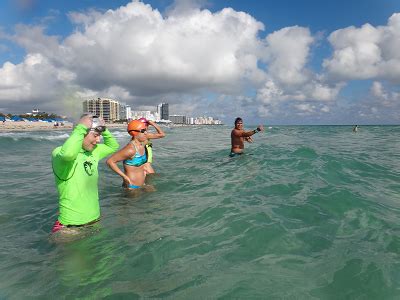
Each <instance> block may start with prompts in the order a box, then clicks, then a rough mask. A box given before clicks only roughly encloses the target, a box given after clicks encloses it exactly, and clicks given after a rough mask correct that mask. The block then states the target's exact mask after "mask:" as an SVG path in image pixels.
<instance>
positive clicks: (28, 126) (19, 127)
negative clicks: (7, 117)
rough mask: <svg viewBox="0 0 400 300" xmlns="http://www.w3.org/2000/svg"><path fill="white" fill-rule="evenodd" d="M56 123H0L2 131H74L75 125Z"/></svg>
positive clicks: (111, 125)
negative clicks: (57, 124)
mask: <svg viewBox="0 0 400 300" xmlns="http://www.w3.org/2000/svg"><path fill="white" fill-rule="evenodd" d="M54 124H55V123H49V122H24V121H19V122H11V121H6V122H0V131H41V130H66V129H72V127H73V124H72V123H70V122H65V123H64V125H62V126H61V125H59V126H54ZM106 126H107V127H111V128H115V127H117V128H123V127H126V124H106Z"/></svg>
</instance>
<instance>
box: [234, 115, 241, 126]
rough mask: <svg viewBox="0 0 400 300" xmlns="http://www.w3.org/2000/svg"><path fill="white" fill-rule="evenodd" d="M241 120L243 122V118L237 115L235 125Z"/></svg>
mask: <svg viewBox="0 0 400 300" xmlns="http://www.w3.org/2000/svg"><path fill="white" fill-rule="evenodd" d="M239 122H243V120H242V118H239V117H237V118H236V119H235V125H236V124H237V123H239Z"/></svg>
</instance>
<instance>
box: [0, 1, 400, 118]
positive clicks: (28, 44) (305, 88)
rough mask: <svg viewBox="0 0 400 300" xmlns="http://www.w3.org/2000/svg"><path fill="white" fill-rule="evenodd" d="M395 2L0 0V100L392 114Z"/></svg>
mask: <svg viewBox="0 0 400 300" xmlns="http://www.w3.org/2000/svg"><path fill="white" fill-rule="evenodd" d="M399 29H400V2H399V1H395V0H382V1H378V0H364V1H344V0H338V1H317V0H309V1H304V2H302V1H298V2H294V1H289V0H282V1H279V2H276V1H261V2H260V1H239V0H231V1H205V0H204V1H203V0H187V1H183V0H176V1H171V0H148V1H128V0H115V1H106V0H98V1H68V2H67V1H37V0H16V1H3V2H1V3H0V81H1V84H0V111H3V112H15V113H22V112H24V111H29V110H30V109H31V108H32V107H41V108H42V109H43V110H45V111H54V112H55V113H58V114H63V115H71V116H73V117H76V112H77V110H78V108H79V106H80V99H82V98H87V97H96V96H97V95H108V97H110V98H116V99H120V101H122V102H125V103H126V104H129V105H135V106H138V107H139V108H140V109H141V110H150V108H152V107H154V106H155V105H157V104H158V103H160V99H163V100H162V101H165V102H166V103H169V109H170V110H171V111H176V112H180V113H181V114H184V115H202V114H205V115H213V116H215V117H217V118H219V119H221V120H223V121H224V122H225V123H227V124H228V123H231V121H232V119H234V118H235V117H237V116H241V117H243V118H244V119H245V120H249V121H252V122H255V123H264V124H267V123H268V124H277V125H279V124H356V123H357V124H399V123H400V87H399V78H400V76H399V75H400V55H399V54H398V49H397V48H398V47H397V45H399V44H400V34H399V32H400V30H399Z"/></svg>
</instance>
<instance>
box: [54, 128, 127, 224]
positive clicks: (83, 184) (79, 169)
mask: <svg viewBox="0 0 400 300" xmlns="http://www.w3.org/2000/svg"><path fill="white" fill-rule="evenodd" d="M86 134H87V128H86V127H85V126H84V125H81V124H79V125H77V126H76V127H75V129H74V130H73V132H72V134H71V136H70V137H69V138H68V139H67V140H66V141H65V143H64V145H62V146H60V147H57V148H56V149H54V151H53V153H52V164H53V172H54V174H55V179H56V185H57V189H58V193H59V196H60V201H59V210H60V212H59V213H60V214H59V217H58V221H59V222H60V223H61V224H64V225H82V224H86V223H89V222H91V221H94V220H96V219H98V218H99V217H100V205H99V195H98V186H97V181H98V177H99V175H98V163H99V161H100V160H101V159H103V158H105V157H106V156H108V155H110V154H112V153H114V152H115V151H117V150H118V148H119V145H118V142H117V141H116V140H115V138H114V137H113V136H112V134H111V132H110V131H109V130H105V131H104V132H103V134H102V135H103V138H104V144H98V145H96V147H95V148H94V149H93V150H92V151H85V150H84V149H83V148H82V142H83V139H84V138H85V135H86Z"/></svg>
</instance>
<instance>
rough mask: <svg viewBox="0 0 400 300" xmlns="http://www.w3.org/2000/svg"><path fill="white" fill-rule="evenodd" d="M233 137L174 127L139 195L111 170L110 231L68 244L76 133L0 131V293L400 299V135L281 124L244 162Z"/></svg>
mask: <svg viewBox="0 0 400 300" xmlns="http://www.w3.org/2000/svg"><path fill="white" fill-rule="evenodd" d="M230 130H231V128H229V127H225V126H216V127H175V128H170V129H166V133H167V137H166V138H164V139H162V140H158V141H154V168H155V169H156V171H157V172H158V175H157V176H155V177H153V178H152V179H151V184H152V185H153V186H154V188H155V191H154V192H147V193H143V194H141V195H139V196H137V197H132V196H131V195H129V194H127V193H126V192H124V191H123V190H122V189H121V187H120V184H121V180H120V179H119V177H118V176H117V175H115V174H114V173H112V172H111V171H110V170H109V169H108V168H107V167H106V165H105V163H104V162H102V163H101V164H100V181H99V191H100V202H101V209H102V220H101V224H100V226H99V228H96V230H94V231H93V232H90V233H89V234H88V235H87V236H86V237H84V238H81V239H80V240H77V241H74V242H70V243H58V244H57V243H54V242H52V241H51V240H49V232H50V230H51V227H52V224H53V222H54V221H55V219H56V212H57V204H58V201H57V193H56V189H55V185H54V178H53V175H52V171H51V165H50V153H51V151H52V149H53V148H55V147H56V146H58V145H61V144H62V143H63V141H64V140H65V139H66V138H67V136H68V133H69V132H60V131H57V132H32V133H27V132H20V133H18V132H17V133H4V132H3V133H0V149H1V154H2V155H1V169H0V185H1V197H0V228H1V234H0V299H24V298H33V299H55V298H61V299H64V298H68V299H76V298H79V299H87V298H92V299H99V298H103V299H121V298H122V299H137V298H171V299H204V298H219V299H233V298H246V299H257V298H260V299H282V298H284V299H398V298H399V297H400V171H399V170H400V154H399V149H400V139H399V136H400V127H397V126H362V127H360V130H359V132H358V133H352V131H351V127H350V126H292V127H291V126H281V127H272V128H270V129H267V131H266V132H265V133H262V134H258V135H256V136H255V138H254V139H255V142H254V144H251V145H250V144H247V145H246V152H247V154H246V155H243V156H241V157H237V158H233V159H232V158H229V157H228V154H229V147H230V146H229V144H230V139H229V136H230ZM113 132H114V133H115V135H116V136H117V138H118V140H119V142H120V143H121V145H124V144H125V143H126V142H127V141H128V139H127V135H126V133H125V132H124V131H123V130H122V129H115V130H113Z"/></svg>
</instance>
